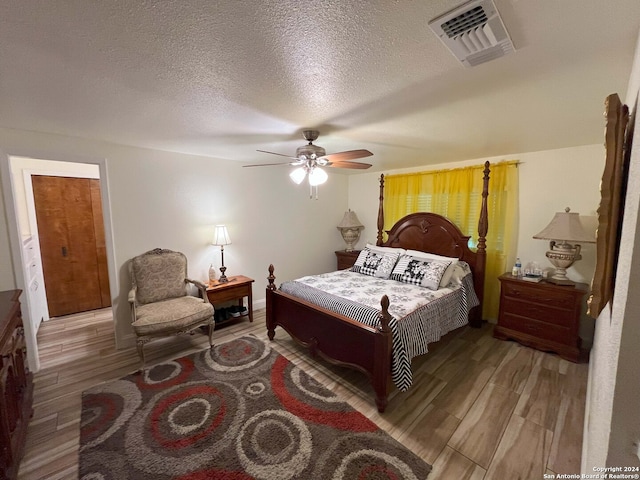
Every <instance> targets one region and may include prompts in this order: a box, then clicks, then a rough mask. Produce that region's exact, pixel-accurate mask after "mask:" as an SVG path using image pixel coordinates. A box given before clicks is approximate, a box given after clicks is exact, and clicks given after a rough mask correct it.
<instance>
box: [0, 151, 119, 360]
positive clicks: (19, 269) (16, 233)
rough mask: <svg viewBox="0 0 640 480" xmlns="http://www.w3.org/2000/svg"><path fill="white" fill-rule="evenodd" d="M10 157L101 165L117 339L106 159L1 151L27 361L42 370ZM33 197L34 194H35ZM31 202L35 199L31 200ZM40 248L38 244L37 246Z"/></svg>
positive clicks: (0, 169)
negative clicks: (26, 274) (24, 318)
mask: <svg viewBox="0 0 640 480" xmlns="http://www.w3.org/2000/svg"><path fill="white" fill-rule="evenodd" d="M10 157H28V158H33V159H39V160H45V161H46V160H53V161H58V162H70V163H88V164H94V165H98V168H99V171H100V196H101V201H102V213H103V222H104V233H105V242H106V253H107V268H108V272H109V288H110V290H111V310H112V312H113V319H114V320H113V322H114V323H113V329H114V338H115V318H116V316H115V311H116V307H117V303H118V302H117V297H114V292H116V291H117V285H118V284H119V281H118V272H117V269H116V264H115V249H114V241H113V228H112V219H111V202H110V198H109V178H108V174H107V159H106V158H100V157H89V156H78V155H68V154H63V153H58V152H44V151H37V150H28V149H11V150H0V176H1V177H2V192H3V196H4V202H5V210H6V214H7V228H8V231H9V244H10V248H11V257H12V261H13V275H14V280H15V284H16V288H19V289H21V290H22V294H23V296H25V297H26V299H27V301H22V302H21V308H22V310H23V312H25V313H26V316H27V319H28V321H24V322H23V323H24V330H25V340H26V344H27V359H28V362H29V368H30V370H31V371H33V372H37V371H38V370H40V358H39V355H38V342H37V337H36V330H35V329H34V327H33V323H32V322H31V312H30V311H29V301H28V295H29V291H28V288H27V287H28V286H27V285H26V282H25V275H24V260H23V258H22V253H23V252H22V241H21V235H20V229H19V226H18V216H17V214H16V201H15V188H14V185H13V176H12V174H11V168H10V165H9V159H10ZM32 194H33V192H32ZM31 201H32V200H31ZM38 248H39V245H38Z"/></svg>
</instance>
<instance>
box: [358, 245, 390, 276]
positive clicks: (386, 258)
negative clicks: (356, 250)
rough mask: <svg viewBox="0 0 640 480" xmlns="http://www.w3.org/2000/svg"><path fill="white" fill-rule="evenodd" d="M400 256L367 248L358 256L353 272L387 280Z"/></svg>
mask: <svg viewBox="0 0 640 480" xmlns="http://www.w3.org/2000/svg"><path fill="white" fill-rule="evenodd" d="M399 256H400V255H398V254H397V253H382V252H376V251H373V250H369V249H367V248H365V249H364V250H362V251H361V252H360V254H359V255H358V258H357V259H356V262H355V263H354V264H353V267H351V271H352V272H356V273H362V274H363V275H369V276H372V277H378V278H384V279H387V278H389V275H391V272H392V271H393V267H394V265H395V264H396V262H397V261H398V257H399Z"/></svg>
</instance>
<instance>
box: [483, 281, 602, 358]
mask: <svg viewBox="0 0 640 480" xmlns="http://www.w3.org/2000/svg"><path fill="white" fill-rule="evenodd" d="M498 279H499V280H500V313H499V316H498V325H497V326H496V327H495V329H494V331H493V336H494V337H496V338H500V339H502V340H506V339H513V340H516V341H518V342H520V343H522V344H523V345H527V346H529V347H533V348H537V349H538V350H544V351H549V352H555V353H557V354H558V355H560V356H561V357H562V358H565V359H567V360H570V361H572V362H578V361H580V359H581V350H580V336H579V333H578V330H579V328H580V317H581V315H582V311H583V305H584V303H585V302H584V296H585V295H586V294H587V291H588V290H589V286H588V285H587V284H585V283H578V284H576V285H575V286H567V285H554V284H553V283H548V282H545V281H544V280H543V281H541V282H539V283H533V282H527V281H525V280H521V279H519V278H517V277H513V276H512V275H511V274H510V273H505V274H504V275H501V276H500V277H499V278H498Z"/></svg>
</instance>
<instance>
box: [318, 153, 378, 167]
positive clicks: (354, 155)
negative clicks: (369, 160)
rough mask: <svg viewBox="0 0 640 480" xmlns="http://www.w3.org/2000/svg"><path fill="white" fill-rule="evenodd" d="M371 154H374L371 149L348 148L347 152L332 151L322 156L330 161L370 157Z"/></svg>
mask: <svg viewBox="0 0 640 480" xmlns="http://www.w3.org/2000/svg"><path fill="white" fill-rule="evenodd" d="M371 155H373V153H371V152H370V151H369V150H347V151H346V152H338V153H330V154H329V155H325V156H324V157H322V158H326V159H327V160H328V161H330V162H343V161H345V160H355V159H356V158H364V157H370V156H371ZM356 168H357V167H356Z"/></svg>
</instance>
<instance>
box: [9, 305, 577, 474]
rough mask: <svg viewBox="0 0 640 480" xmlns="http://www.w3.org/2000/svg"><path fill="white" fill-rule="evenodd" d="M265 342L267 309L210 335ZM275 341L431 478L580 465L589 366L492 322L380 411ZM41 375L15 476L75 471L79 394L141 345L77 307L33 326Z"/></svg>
mask: <svg viewBox="0 0 640 480" xmlns="http://www.w3.org/2000/svg"><path fill="white" fill-rule="evenodd" d="M245 334H253V335H256V336H258V337H259V338H263V339H265V340H266V328H265V326H264V310H258V311H256V312H255V320H254V322H253V323H249V322H248V321H247V320H246V319H244V320H238V321H236V322H235V323H231V324H229V325H226V326H224V327H223V328H220V329H219V330H217V331H216V332H215V335H214V337H215V341H216V342H217V343H222V342H225V341H227V340H230V339H232V338H234V337H236V336H239V335H245ZM272 345H273V346H274V348H275V349H276V350H277V351H279V352H280V353H281V354H283V355H284V356H285V357H287V358H289V359H290V360H291V361H292V362H294V363H296V364H299V365H301V366H302V368H303V369H304V370H305V371H306V372H309V373H310V374H312V375H314V376H315V377H316V378H318V379H320V380H321V381H322V382H324V383H325V384H326V385H327V386H328V387H330V388H332V389H334V390H335V391H336V392H339V393H340V394H341V395H343V396H344V398H345V399H346V400H347V401H349V403H351V405H353V407H354V408H356V409H357V410H359V411H360V412H362V413H363V414H364V415H366V416H367V417H369V418H371V419H372V420H373V421H375V422H376V423H377V424H378V425H379V426H380V427H381V428H382V429H384V430H385V431H387V432H389V434H391V435H392V436H393V437H395V438H396V439H397V440H399V441H400V442H402V443H403V444H404V445H406V446H407V447H408V448H409V449H411V450H413V451H414V452H415V453H416V454H418V455H420V456H421V457H422V458H423V459H424V460H425V461H427V462H429V463H430V464H432V465H433V471H432V473H431V474H430V475H429V480H435V479H447V480H448V479H454V478H455V479H467V478H468V479H474V480H480V479H485V480H489V479H492V480H493V479H495V480H503V479H540V478H543V474H544V473H579V470H580V454H581V448H582V427H583V420H584V401H585V396H586V385H587V365H586V364H574V363H570V362H567V361H565V360H562V359H560V358H559V357H557V356H556V355H553V354H548V353H543V352H539V351H537V350H533V349H530V348H527V347H524V346H521V345H519V344H517V343H513V342H505V341H501V340H496V339H494V338H493V337H492V325H490V324H485V326H484V327H483V328H481V329H472V328H468V327H465V328H463V329H460V330H458V331H456V332H453V333H452V334H450V335H448V336H447V337H446V338H445V339H444V340H443V341H441V342H439V343H438V344H436V345H435V346H434V348H432V351H431V352H430V353H429V354H428V355H425V356H422V357H420V358H418V359H414V364H413V368H414V386H413V387H412V388H411V389H410V390H409V391H408V392H405V393H395V394H394V395H393V396H392V397H391V399H390V402H389V406H388V408H387V412H386V413H384V414H379V413H378V412H377V410H376V408H375V405H374V402H373V396H372V392H371V389H370V387H369V384H368V382H367V380H366V378H365V377H364V375H362V374H360V373H358V372H354V371H350V370H346V369H343V368H339V367H334V366H331V365H328V364H326V363H319V362H316V361H313V360H311V359H310V357H309V356H308V355H307V353H306V351H304V350H303V349H301V348H299V347H298V346H297V344H295V343H294V342H293V341H292V340H291V339H290V338H289V336H288V335H287V334H286V332H284V331H283V330H282V329H278V330H276V338H275V340H274V342H273V343H272ZM38 346H39V349H40V359H41V366H42V369H41V371H40V372H38V373H37V374H36V375H35V378H34V381H35V394H34V415H33V418H32V419H31V422H30V424H29V429H28V434H27V446H26V451H25V455H24V457H23V460H22V463H21V466H20V472H19V478H20V479H24V480H26V479H48V480H53V479H71V478H74V479H75V478H77V475H78V445H79V427H80V425H79V424H80V408H81V393H82V391H83V390H86V389H87V388H89V387H91V386H94V385H97V384H99V383H102V382H106V381H109V380H114V379H117V378H120V377H122V376H124V375H126V374H128V373H131V372H132V371H135V370H136V369H137V368H138V356H137V354H136V350H135V348H131V349H128V350H120V351H117V350H116V349H115V344H114V335H113V325H112V317H111V310H110V309H105V310H97V311H94V312H89V313H83V314H77V315H70V316H68V317H62V318H58V319H53V320H50V321H48V322H47V323H45V324H43V325H42V326H41V327H40V330H39V332H38ZM207 346H208V343H207V337H206V336H205V335H204V334H200V333H197V334H195V335H192V336H186V337H171V338H168V339H166V340H165V339H162V340H158V341H156V342H151V343H149V344H147V346H146V348H145V352H146V354H147V362H148V364H152V363H153V362H157V361H159V360H161V359H169V358H176V357H179V356H182V355H185V354H188V353H191V352H193V351H196V350H200V349H203V348H206V347H207Z"/></svg>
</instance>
